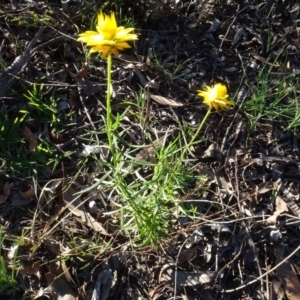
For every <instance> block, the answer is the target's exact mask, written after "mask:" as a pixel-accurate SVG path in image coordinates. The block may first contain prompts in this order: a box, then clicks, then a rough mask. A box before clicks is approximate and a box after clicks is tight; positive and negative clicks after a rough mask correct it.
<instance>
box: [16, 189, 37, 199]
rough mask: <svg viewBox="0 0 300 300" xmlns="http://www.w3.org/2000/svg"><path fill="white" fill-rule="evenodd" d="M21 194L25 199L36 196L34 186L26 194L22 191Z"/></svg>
mask: <svg viewBox="0 0 300 300" xmlns="http://www.w3.org/2000/svg"><path fill="white" fill-rule="evenodd" d="M19 193H20V195H21V196H22V198H24V199H29V198H30V197H32V196H35V190H34V187H33V186H30V188H29V190H27V191H26V192H22V191H21V190H19Z"/></svg>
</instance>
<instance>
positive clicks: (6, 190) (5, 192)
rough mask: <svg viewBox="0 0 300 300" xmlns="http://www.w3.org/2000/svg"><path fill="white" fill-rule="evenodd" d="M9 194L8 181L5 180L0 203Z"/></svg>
mask: <svg viewBox="0 0 300 300" xmlns="http://www.w3.org/2000/svg"><path fill="white" fill-rule="evenodd" d="M9 195H10V185H9V182H5V184H4V185H3V194H1V195H0V204H2V203H4V202H5V201H6V200H7V198H8V196H9Z"/></svg>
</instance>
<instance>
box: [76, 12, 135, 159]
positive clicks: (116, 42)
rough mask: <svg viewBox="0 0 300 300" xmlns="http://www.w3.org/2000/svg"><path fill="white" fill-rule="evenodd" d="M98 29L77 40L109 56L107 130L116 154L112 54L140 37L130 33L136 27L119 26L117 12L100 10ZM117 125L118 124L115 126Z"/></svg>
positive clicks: (117, 52)
mask: <svg viewBox="0 0 300 300" xmlns="http://www.w3.org/2000/svg"><path fill="white" fill-rule="evenodd" d="M96 30H97V31H91V30H88V31H86V32H83V33H80V34H79V35H78V36H79V38H78V39H77V41H79V42H82V43H85V44H86V45H87V46H91V47H92V48H91V49H90V53H93V52H100V53H101V55H102V57H103V58H107V94H106V131H107V138H108V143H109V148H110V150H111V152H112V153H113V154H114V146H113V140H112V131H113V124H112V117H111V103H110V97H111V65H112V54H113V55H115V56H118V55H119V50H124V49H127V48H131V46H130V45H129V44H128V43H127V41H134V40H137V39H138V37H137V35H136V34H134V33H130V32H131V31H133V30H134V28H124V27H122V26H120V27H118V26H117V22H116V18H115V14H114V13H111V14H110V15H105V14H103V13H102V11H100V13H99V14H98V22H97V26H96ZM115 127H117V126H115Z"/></svg>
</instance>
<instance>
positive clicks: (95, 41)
mask: <svg viewBox="0 0 300 300" xmlns="http://www.w3.org/2000/svg"><path fill="white" fill-rule="evenodd" d="M96 30H97V31H86V32H84V33H80V34H79V38H78V39H77V41H79V42H83V43H86V44H87V46H92V48H91V50H90V53H93V52H101V53H102V57H104V58H105V57H106V56H107V54H108V53H112V54H114V55H115V56H118V55H119V50H124V49H125V48H131V47H130V45H129V44H127V43H126V41H133V40H137V39H138V38H137V35H136V34H132V33H131V34H130V33H129V32H131V31H132V30H134V28H124V27H117V22H116V18H115V14H114V13H111V15H110V16H107V15H104V14H103V13H102V12H100V13H99V14H98V24H97V26H96Z"/></svg>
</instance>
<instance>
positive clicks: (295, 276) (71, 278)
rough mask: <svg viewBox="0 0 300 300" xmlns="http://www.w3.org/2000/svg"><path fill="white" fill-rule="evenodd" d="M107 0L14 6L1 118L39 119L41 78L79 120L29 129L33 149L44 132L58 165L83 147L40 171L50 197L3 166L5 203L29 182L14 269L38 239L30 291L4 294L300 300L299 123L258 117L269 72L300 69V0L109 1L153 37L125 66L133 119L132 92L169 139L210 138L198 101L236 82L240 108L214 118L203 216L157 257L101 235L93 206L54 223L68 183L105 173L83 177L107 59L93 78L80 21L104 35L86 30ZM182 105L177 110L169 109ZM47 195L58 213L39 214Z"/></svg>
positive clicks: (16, 199)
mask: <svg viewBox="0 0 300 300" xmlns="http://www.w3.org/2000/svg"><path fill="white" fill-rule="evenodd" d="M96 2H97V1H95V3H91V2H89V1H70V2H69V1H67V2H64V3H63V2H60V1H53V2H51V3H50V2H49V3H46V2H37V1H32V2H26V1H7V2H6V3H1V4H0V35H1V45H0V48H1V57H0V58H1V60H0V62H1V69H2V71H1V73H0V103H1V109H2V110H5V112H7V114H8V116H9V117H10V118H11V119H13V118H15V117H16V116H18V114H20V111H21V110H24V109H28V99H27V98H26V97H25V96H24V95H25V94H26V93H27V91H28V89H29V88H31V87H32V84H33V83H37V84H43V85H44V86H43V96H45V97H50V95H51V93H53V92H55V99H59V102H60V106H59V107H60V113H61V122H62V124H64V125H65V126H62V130H61V132H51V129H50V130H49V128H50V127H48V126H44V124H43V121H42V120H41V121H40V122H38V121H35V122H32V123H26V124H27V125H26V128H27V129H26V128H25V129H24V127H23V133H24V136H25V138H26V141H27V144H26V147H27V148H26V149H25V148H24V149H25V151H28V157H30V155H31V154H30V149H29V147H30V145H31V142H30V137H28V136H30V135H31V134H33V135H35V136H38V137H39V143H41V141H43V140H45V141H47V142H49V143H51V145H53V147H54V148H55V149H56V150H55V151H57V153H58V155H59V154H61V153H65V152H67V151H70V150H75V151H73V153H72V154H70V156H67V157H65V158H62V159H61V160H60V163H59V165H57V166H56V168H55V170H51V169H49V168H47V167H45V168H40V170H41V171H40V173H39V174H37V178H36V181H37V182H38V186H39V188H40V190H41V191H43V192H39V193H38V194H37V193H36V192H35V191H34V192H33V194H31V193H32V190H31V189H32V180H31V179H30V178H28V177H27V175H26V174H27V173H26V170H23V171H22V170H18V172H14V173H13V174H12V173H11V172H10V170H9V169H3V170H2V169H0V175H1V189H2V193H1V195H2V196H3V195H4V196H5V193H7V189H8V186H7V182H8V183H9V184H10V185H11V186H13V189H12V190H11V191H10V193H9V196H8V197H6V198H7V199H5V200H6V201H3V203H2V204H1V205H0V224H1V226H2V227H3V228H5V232H6V233H7V234H8V235H9V237H10V240H5V242H4V244H3V245H2V248H1V255H2V257H4V259H5V262H6V264H7V266H8V267H9V266H10V265H11V264H12V257H13V255H11V254H12V253H13V245H14V242H13V241H14V239H16V240H20V239H21V237H22V236H23V235H22V234H23V233H24V231H26V230H28V232H29V233H28V232H27V233H26V235H25V236H26V237H25V238H24V237H23V242H22V246H21V247H20V248H19V250H18V256H17V260H18V262H19V265H20V270H19V273H18V276H17V281H18V287H17V288H16V289H8V290H6V291H4V292H3V295H1V296H0V299H228V300H229V299H289V300H291V299H300V290H299V286H300V285H299V267H300V262H299V251H298V250H299V246H300V245H299V240H300V239H299V221H298V220H299V213H300V208H299V191H300V174H299V163H300V160H299V128H298V127H295V128H292V129H290V130H285V128H286V124H284V121H281V122H280V121H273V120H267V119H260V118H257V120H256V122H255V123H254V124H253V123H251V118H250V116H249V114H248V113H246V112H245V111H244V110H243V105H244V104H245V103H247V101H248V100H249V98H250V97H251V94H252V93H253V90H254V89H255V87H256V86H257V84H258V82H257V78H258V75H259V73H260V71H261V70H262V68H264V67H265V66H266V65H268V66H272V74H271V75H270V76H274V77H273V78H278V77H280V76H284V75H288V74H294V73H295V74H296V73H297V72H298V71H299V70H300V61H299V59H300V57H299V49H300V40H299V32H300V23H299V22H300V17H299V16H300V8H299V4H298V2H297V1H296V0H295V1H258V0H257V1H256V0H253V1H251V0H247V1H237V0H232V1H229V0H228V1H190V0H188V1H180V0H178V1H171V0H169V1H136V3H134V4H133V3H131V1H126V0H124V1H123V2H120V1H117V3H109V2H108V3H106V4H105V10H106V11H107V12H109V11H114V10H115V9H116V7H117V9H118V13H120V12H121V17H122V19H126V18H133V19H134V22H135V24H136V27H137V28H139V29H140V30H139V40H138V42H137V43H136V46H135V47H134V48H133V49H131V50H129V51H126V52H124V53H122V54H121V55H120V56H119V57H118V58H116V59H114V65H113V81H114V83H113V89H114V95H113V112H114V113H117V112H120V113H122V111H124V110H125V109H126V107H124V105H123V104H122V101H123V100H124V97H126V98H128V99H134V95H135V93H138V92H140V90H141V88H143V89H145V91H146V92H147V93H148V102H149V103H148V104H149V107H148V109H147V112H146V114H147V123H146V125H145V126H146V128H147V130H148V131H149V133H150V134H151V133H152V134H153V131H151V130H152V129H153V128H155V129H156V130H157V131H159V132H166V131H167V130H168V128H169V127H170V126H173V128H176V127H178V123H177V122H178V120H179V121H180V122H188V123H189V124H190V126H191V127H195V128H196V127H197V124H200V122H201V119H202V118H203V116H204V115H205V113H206V109H207V108H206V107H205V106H204V105H202V104H201V100H200V99H199V98H197V97H196V91H197V90H199V89H202V88H203V87H204V86H205V85H211V84H213V83H216V82H221V83H224V84H226V85H227V86H228V89H229V92H230V95H231V97H232V98H233V97H234V99H235V101H236V102H237V105H236V106H235V107H234V108H232V109H230V110H228V111H223V112H222V113H214V114H213V116H212V117H211V118H210V119H209V121H208V123H207V126H206V128H205V131H204V132H202V133H201V138H203V139H204V140H205V141H203V142H202V143H200V144H198V145H197V146H196V147H195V149H194V152H193V156H194V158H195V160H194V161H195V163H194V165H193V166H191V167H192V168H193V169H194V171H195V174H197V175H205V176H207V180H206V182H205V184H204V188H205V191H204V192H203V191H198V190H193V189H191V190H190V192H189V193H188V194H187V195H182V201H190V200H191V199H199V197H201V200H202V201H194V205H195V207H197V210H198V212H200V213H199V214H198V218H197V220H196V221H191V220H189V219H186V218H181V217H180V216H178V222H177V224H176V225H174V234H172V235H171V236H169V237H167V238H166V239H164V240H163V241H161V242H160V243H159V245H158V246H157V248H156V249H152V248H151V247H150V246H147V247H144V248H143V249H133V248H132V247H131V245H130V241H129V240H128V239H126V238H124V236H122V235H119V234H117V233H116V232H117V231H115V232H114V234H110V235H106V234H107V232H108V230H107V228H104V227H103V228H101V227H99V228H98V230H97V231H96V232H95V231H93V230H91V229H90V228H89V226H88V225H87V224H86V223H85V222H83V221H82V219H81V215H80V212H79V215H77V216H74V215H71V214H69V215H67V216H65V215H64V217H63V218H64V221H63V223H61V224H60V225H59V226H58V227H55V222H54V221H53V218H51V216H55V215H56V213H57V212H59V209H60V207H59V206H60V205H61V203H60V201H59V195H58V194H57V187H58V186H59V185H60V184H62V182H63V180H64V178H68V177H72V176H75V175H76V174H77V176H79V177H80V178H81V179H82V181H81V184H82V186H85V187H86V186H88V185H89V182H91V180H92V178H93V176H97V175H95V174H97V172H98V170H97V169H96V167H95V165H94V164H93V161H91V162H89V164H87V166H86V167H85V168H83V169H81V170H80V172H79V175H78V171H79V168H78V166H79V165H80V161H82V160H83V157H84V156H83V154H84V153H85V152H86V151H88V148H87V147H86V144H88V142H87V141H88V140H89V138H91V135H89V134H88V133H89V132H91V131H93V130H96V128H97V126H99V127H100V126H103V122H104V121H103V118H102V117H101V116H102V115H105V107H104V106H103V103H105V89H106V86H105V84H106V76H105V72H106V63H105V61H102V60H99V59H96V58H91V59H92V60H93V61H92V64H91V65H93V68H92V69H88V67H87V66H86V65H85V64H84V63H85V62H84V55H83V51H84V50H83V48H82V46H81V44H80V43H78V42H77V41H76V37H77V34H78V33H79V32H81V31H82V29H81V28H80V27H79V26H87V28H86V29H88V28H89V27H88V26H89V25H90V22H91V21H90V19H88V18H86V19H85V20H83V21H82V15H83V14H86V15H87V16H89V18H91V17H92V16H93V15H94V12H95V11H97V8H100V7H101V5H103V3H96ZM120 19H121V18H120ZM298 81H299V80H298V78H297V77H296V76H295V79H294V82H295V84H298ZM297 93H299V88H298V90H297ZM151 95H152V96H153V95H154V96H156V97H152V98H151ZM168 99H169V100H168ZM170 99H172V100H173V101H174V102H167V103H162V101H170ZM287 101H288V99H287ZM174 103H175V104H174ZM176 103H181V104H183V105H181V106H177V105H176ZM164 104H167V105H164ZM70 110H73V111H75V114H73V115H70V114H68V113H69V111H70ZM1 116H2V115H1ZM37 119H38V118H37ZM1 122H2V123H3V122H4V121H3V120H2V121H1ZM137 122H138V121H137V120H134V119H132V120H129V122H127V123H124V124H122V126H124V128H130V126H131V127H132V128H134V130H133V129H132V131H131V133H132V134H131V135H130V136H129V137H128V139H129V140H130V142H131V143H135V144H137V145H139V144H142V142H143V138H142V132H141V131H139V129H138V127H137V126H135V124H136V123H137ZM67 124H68V126H66V125H67ZM0 125H1V124H0ZM26 130H27V134H26ZM103 137H105V134H103ZM99 155H100V154H99ZM103 155H105V153H104V154H103ZM39 164H41V165H42V164H43V162H42V161H41V162H39ZM26 193H28V194H26ZM18 195H21V198H20V196H18ZM45 195H46V196H45ZM4 196H3V198H1V199H4V198H5V197H4ZM88 196H89V197H91V194H89V195H88ZM43 197H48V198H51V199H52V200H51V201H54V202H55V203H56V205H53V206H49V207H47V211H43V210H42V209H40V210H39V209H37V207H38V206H39V205H40V204H39V203H40V201H42V200H43V199H42V198H43ZM99 197H100V196H99V195H97V197H96V198H97V199H98V201H99ZM65 198H68V195H65ZM24 199H27V200H28V203H25V204H24ZM53 199H54V200H53ZM81 200H86V199H81ZM104 200H105V199H104ZM220 208H221V209H220ZM37 212H39V213H37ZM57 216H58V217H62V216H61V215H59V214H58V215H57ZM70 236H72V238H70ZM41 237H43V238H41ZM95 237H97V238H98V240H99V244H101V245H102V246H101V247H99V249H100V250H99V249H94V250H92V251H85V250H86V249H87V248H89V249H90V248H91V247H92V246H91V245H87V244H86V241H87V240H89V239H90V240H95ZM72 243H73V246H74V245H76V247H72ZM111 243H112V245H110V244H111ZM108 245H110V246H109V247H107V248H108V250H105V247H106V246H108ZM75 249H76V250H75ZM11 256H12V257H11ZM58 257H59V263H58V262H57V260H58V259H57V258H58ZM21 265H22V267H21ZM275 266H276V268H275ZM61 274H62V276H59V275H61ZM93 293H94V294H93Z"/></svg>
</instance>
